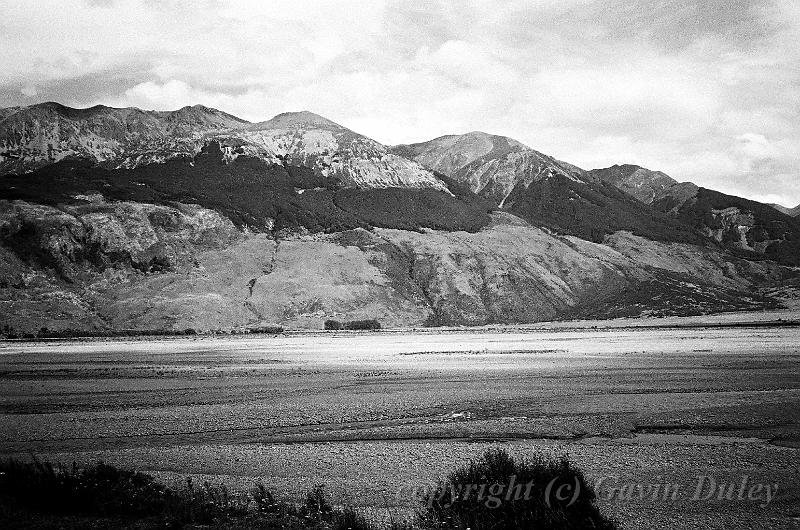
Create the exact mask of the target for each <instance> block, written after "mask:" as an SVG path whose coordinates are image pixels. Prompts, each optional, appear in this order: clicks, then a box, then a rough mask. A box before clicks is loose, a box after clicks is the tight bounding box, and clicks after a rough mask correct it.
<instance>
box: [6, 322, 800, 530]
mask: <svg viewBox="0 0 800 530" xmlns="http://www.w3.org/2000/svg"><path fill="white" fill-rule="evenodd" d="M496 446H501V447H504V448H506V449H507V450H508V451H509V452H510V453H512V454H514V455H518V456H525V455H531V454H534V453H536V452H543V453H546V454H548V455H555V456H558V455H568V456H569V458H570V459H572V460H573V461H574V462H576V463H577V464H578V465H579V466H581V467H582V468H583V469H584V470H585V471H586V474H587V477H588V479H589V482H590V483H593V484H595V485H596V486H597V490H598V495H599V501H598V502H599V504H600V506H601V508H602V509H603V510H604V511H605V512H606V513H608V514H609V515H611V516H612V517H614V518H616V519H617V520H618V521H620V522H621V523H622V526H623V527H624V528H665V529H667V528H668V529H673V528H726V529H728V528H798V527H800V328H798V327H771V326H764V325H762V326H758V327H723V328H715V327H667V328H643V329H626V328H603V327H602V326H600V327H599V328H598V329H593V328H591V327H586V328H584V329H571V328H569V327H566V326H565V327H561V328H555V329H546V328H542V329H535V330H524V331H521V330H514V329H506V330H497V331H487V330H472V331H443V332H430V331H425V332H379V333H339V334H327V333H318V334H314V333H307V334H297V335H285V336H279V337H267V336H264V337H261V336H258V337H256V336H249V337H248V336H243V337H225V338H218V337H217V338H206V337H198V338H188V337H187V338H178V339H155V340H150V339H142V340H126V341H122V340H120V341H106V340H97V341H80V342H79V341H61V342H39V343H14V342H5V343H0V456H3V457H5V456H15V457H18V458H22V459H29V458H31V457H32V456H34V455H35V457H37V458H39V459H41V460H49V461H58V462H65V463H71V462H73V461H75V462H78V463H92V462H96V461H98V460H102V461H105V462H107V463H110V464H114V465H119V466H123V467H127V468H133V469H137V470H140V471H144V472H147V473H150V474H153V475H154V476H156V477H157V478H159V479H160V480H162V481H165V482H167V483H170V484H180V483H182V482H184V481H185V478H186V477H187V476H192V477H193V478H194V480H195V481H198V480H199V481H203V480H207V481H209V482H211V483H224V484H226V485H228V486H229V487H230V488H232V489H234V490H247V489H249V488H251V487H252V486H253V484H254V483H255V482H263V483H264V484H265V485H267V486H268V487H269V488H271V489H274V490H275V491H276V492H278V494H279V496H283V497H286V498H297V499H298V500H299V498H300V496H301V495H302V494H303V492H305V491H306V490H308V489H309V488H310V487H312V486H313V485H315V484H325V485H326V487H327V489H328V492H329V495H330V497H331V498H332V500H334V501H335V502H337V503H341V504H351V505H355V506H359V507H361V508H362V509H364V510H365V511H367V512H368V513H370V514H371V515H372V516H374V517H375V518H377V519H388V518H389V517H390V516H391V517H392V518H394V519H402V518H404V517H407V516H409V515H410V514H411V513H412V511H413V508H414V506H415V503H416V500H415V499H414V493H413V491H414V489H415V488H422V487H424V486H426V485H428V484H430V483H431V482H432V481H434V480H436V479H437V478H438V477H440V476H441V475H442V474H444V473H446V472H447V471H449V470H450V469H452V468H453V467H455V466H456V465H458V464H462V463H465V462H468V461H469V460H470V459H474V458H477V457H479V456H480V455H481V454H482V453H483V451H484V450H485V449H486V448H487V447H496ZM660 484H661V485H677V486H678V487H679V490H678V495H677V496H673V497H674V498H673V497H670V496H664V495H661V494H660V493H659V492H660V491H661V490H659V489H657V488H658V485H660ZM637 485H639V486H641V488H640V489H637V488H636V486H637ZM622 486H627V489H624V488H621V487H622ZM648 487H649V488H650V489H647V488H648ZM767 488H769V491H770V492H771V495H772V498H771V499H769V502H767V498H766V496H767V495H766V492H767ZM665 497H666V498H665Z"/></svg>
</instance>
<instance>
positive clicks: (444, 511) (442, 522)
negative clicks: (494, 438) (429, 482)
mask: <svg viewBox="0 0 800 530" xmlns="http://www.w3.org/2000/svg"><path fill="white" fill-rule="evenodd" d="M559 488H561V489H559ZM556 492H559V494H556ZM565 492H569V493H568V494H567V493H565ZM594 500H595V493H594V490H593V489H592V487H591V486H590V485H589V484H588V483H587V482H586V479H585V478H584V476H583V473H582V472H581V471H580V470H579V469H578V468H576V467H575V466H574V465H573V464H572V463H570V462H569V461H568V460H566V459H560V460H548V459H545V458H542V457H538V456H537V457H535V458H533V459H531V460H521V461H515V460H514V459H513V458H511V457H510V456H509V455H508V453H506V452H505V451H503V450H489V451H487V452H486V453H485V454H484V455H483V457H482V458H481V459H480V460H478V461H477V462H471V463H470V464H469V465H467V466H465V467H462V468H460V469H457V470H455V471H453V472H452V473H450V474H449V475H448V476H447V478H446V479H445V480H443V481H441V482H440V483H439V485H438V487H437V489H436V490H433V491H432V492H430V493H429V494H428V495H427V497H426V498H424V499H423V509H422V513H421V514H420V518H421V521H422V523H423V525H425V526H427V527H433V528H458V529H465V528H470V529H472V530H480V529H486V528H492V529H498V530H500V529H509V530H511V529H517V528H537V529H538V528H541V529H578V528H597V529H609V530H610V529H614V528H616V526H615V524H614V523H613V522H611V521H610V520H608V519H607V518H606V517H604V516H603V515H602V514H601V513H600V511H599V510H598V509H597V507H596V506H595V504H594Z"/></svg>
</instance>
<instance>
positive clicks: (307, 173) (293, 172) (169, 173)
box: [0, 142, 492, 232]
mask: <svg viewBox="0 0 800 530" xmlns="http://www.w3.org/2000/svg"><path fill="white" fill-rule="evenodd" d="M446 184H447V186H448V187H450V188H451V190H450V191H451V193H450V194H448V193H445V192H444V191H440V190H433V189H409V188H386V189H355V188H342V187H341V183H340V182H339V180H338V179H336V178H335V177H331V178H326V177H323V176H321V175H319V174H317V173H315V172H314V171H313V170H312V169H310V168H307V167H303V166H295V165H291V163H290V162H289V161H286V162H284V164H268V163H266V162H264V161H262V160H260V159H256V158H250V157H247V156H240V157H238V158H236V159H235V160H233V161H232V162H226V161H225V159H224V156H223V153H222V151H221V149H220V146H219V144H218V143H216V142H211V143H209V145H207V146H206V147H205V148H204V150H203V151H202V152H201V153H199V154H198V155H197V156H195V157H194V158H193V159H191V158H189V157H183V158H176V159H172V160H168V161H167V162H165V163H163V164H150V165H146V166H140V167H137V168H135V169H116V170H109V169H105V168H103V167H100V166H97V165H95V164H94V163H92V162H90V161H87V160H64V161H61V162H58V163H55V164H51V165H49V166H46V167H44V168H42V169H39V170H38V171H34V172H32V173H28V174H25V175H19V176H15V175H8V176H5V177H3V179H0V198H4V199H9V200H13V199H20V200H25V201H28V202H34V203H40V204H47V205H54V206H55V205H58V204H63V203H74V202H75V200H76V199H75V198H74V197H75V196H76V195H90V194H96V193H99V194H102V195H103V196H104V197H105V198H107V199H109V200H118V201H136V202H144V203H154V204H166V205H169V204H171V203H173V202H183V203H191V204H199V205H201V206H203V207H205V208H209V209H212V210H217V211H218V212H220V213H222V214H223V215H225V216H227V217H228V218H229V219H231V221H233V223H234V224H236V225H237V226H239V227H242V226H248V227H250V228H255V229H259V230H282V229H296V228H299V227H302V228H305V229H307V230H310V231H312V232H339V231H342V230H351V229H354V228H359V227H360V228H369V227H372V226H378V227H384V228H398V229H404V230H420V229H422V228H431V229H437V230H466V231H470V232H475V231H477V230H479V229H481V228H482V227H484V226H486V225H487V224H488V223H489V220H490V217H489V213H488V212H489V210H491V209H492V205H491V204H490V203H488V202H487V201H484V200H483V199H481V198H479V197H477V196H476V195H475V194H473V193H472V192H470V191H469V190H467V189H465V188H463V187H459V186H457V185H456V184H455V183H452V182H449V181H448V182H446Z"/></svg>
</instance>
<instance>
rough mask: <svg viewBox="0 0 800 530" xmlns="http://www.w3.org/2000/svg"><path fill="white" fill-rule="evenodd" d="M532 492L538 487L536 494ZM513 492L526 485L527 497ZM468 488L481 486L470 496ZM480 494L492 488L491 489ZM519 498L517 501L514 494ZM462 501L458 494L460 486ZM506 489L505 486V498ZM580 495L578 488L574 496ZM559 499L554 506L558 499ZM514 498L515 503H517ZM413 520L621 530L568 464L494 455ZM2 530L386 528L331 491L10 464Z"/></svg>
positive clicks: (0, 514) (423, 503)
mask: <svg viewBox="0 0 800 530" xmlns="http://www.w3.org/2000/svg"><path fill="white" fill-rule="evenodd" d="M529 484H530V486H529ZM549 484H550V485H551V487H550V489H552V485H553V484H555V487H556V488H557V487H559V486H561V485H569V486H571V487H572V488H578V492H579V495H577V496H576V498H575V500H574V501H572V502H570V499H567V500H559V499H558V498H557V497H556V496H553V495H550V493H552V491H550V489H548V485H549ZM513 485H520V486H521V487H520V488H519V489H518V490H515V489H513ZM463 486H474V487H471V488H470V489H469V490H468V493H466V494H465V493H464V492H465V491H467V490H466V489H464V488H463ZM480 486H483V489H481V487H480ZM509 486H512V488H511V489H509V490H508V491H512V489H513V492H514V495H507V494H506V493H507V492H506V489H505V488H508V487H509ZM454 487H456V488H459V489H458V490H457V491H459V492H460V493H458V494H454V491H456V490H454V489H453V488H454ZM498 488H503V493H502V494H501V493H500V492H499V489H498ZM573 491H574V490H573ZM548 497H552V500H548ZM507 499H509V500H507ZM419 501H420V505H419V508H418V512H417V515H416V517H415V518H414V520H413V521H402V522H399V521H391V522H390V523H389V526H390V527H391V528H392V529H406V530H410V529H413V528H419V529H434V528H450V529H461V530H463V529H466V528H471V529H473V530H482V529H497V530H511V529H526V528H530V529H534V528H535V529H541V530H547V529H582V528H598V529H614V528H616V526H615V525H614V523H612V522H611V521H609V520H608V519H607V518H605V517H604V516H603V515H602V514H601V513H600V512H599V511H598V510H597V508H596V506H595V505H594V492H593V491H592V490H591V487H590V486H589V484H588V483H587V482H586V480H585V479H584V477H583V474H582V473H581V471H580V470H578V469H577V468H575V467H574V466H573V465H572V464H571V463H569V462H568V461H566V460H559V461H550V460H546V459H541V458H537V459H534V460H530V461H527V460H526V461H515V460H514V459H512V458H511V457H509V456H508V454H507V453H505V452H504V451H501V450H490V451H487V453H486V454H485V455H484V456H483V458H482V459H481V460H479V461H477V462H472V463H471V464H469V465H468V466H465V467H463V468H460V469H457V470H455V471H453V472H452V473H451V474H450V475H449V476H448V477H446V478H445V479H443V480H442V482H441V483H440V485H439V489H438V490H437V489H433V490H430V491H429V492H428V494H427V496H426V497H422V498H420V499H419ZM0 528H60V529H68V530H73V529H78V528H113V529H151V528H175V529H179V528H211V529H233V528H243V529H278V528H287V529H299V528H312V529H329V530H345V529H351V530H368V529H371V528H377V526H374V525H373V524H371V523H370V522H369V521H367V519H366V518H365V517H364V516H363V515H362V514H360V513H358V512H357V511H356V510H354V509H352V508H350V507H343V508H340V507H334V506H332V505H331V504H330V502H329V501H328V500H327V499H326V497H325V489H324V486H316V487H314V488H313V489H312V490H311V491H310V492H308V494H307V495H306V498H305V501H304V502H302V503H297V504H296V503H290V502H285V501H278V500H276V498H275V494H274V493H273V492H272V491H270V490H269V489H267V488H266V487H265V486H263V485H261V484H258V485H256V486H255V487H254V488H253V489H252V490H251V491H249V492H242V493H232V492H230V491H228V490H227V489H226V488H225V487H224V486H211V485H209V484H208V483H205V484H203V485H202V486H196V485H195V484H193V482H192V481H191V479H187V483H186V486H185V487H184V488H182V489H173V488H168V487H166V486H164V485H162V484H159V483H158V482H156V481H155V480H154V479H153V478H152V477H151V476H149V475H146V474H144V473H138V472H133V471H127V470H121V469H118V468H116V467H113V466H109V465H105V464H102V463H100V464H97V465H95V466H89V467H85V468H79V467H77V466H75V465H73V466H72V467H63V466H53V465H51V464H46V463H40V462H33V463H23V462H19V461H15V460H8V461H6V462H3V463H1V464H0Z"/></svg>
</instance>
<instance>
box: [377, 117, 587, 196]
mask: <svg viewBox="0 0 800 530" xmlns="http://www.w3.org/2000/svg"><path fill="white" fill-rule="evenodd" d="M393 150H394V152H395V153H398V154H400V155H402V156H405V157H407V158H410V159H412V160H415V161H417V162H419V163H420V164H422V165H423V166H425V167H427V168H428V169H431V170H433V171H437V172H439V173H442V174H444V175H447V176H448V177H450V178H452V179H454V180H456V181H457V182H460V183H462V184H464V185H465V186H468V187H469V188H470V189H471V190H472V191H473V192H475V193H477V194H478V195H480V196H482V197H486V198H489V199H491V200H493V201H494V202H495V204H497V205H498V206H501V207H502V206H503V205H504V204H505V202H506V199H507V198H508V196H509V195H510V194H511V192H512V191H513V190H514V189H516V188H517V187H518V186H525V187H527V186H529V185H530V184H531V183H532V182H536V181H539V180H542V179H546V178H549V177H553V176H556V175H559V176H563V177H565V178H568V179H576V178H577V177H578V176H584V175H585V172H584V171H583V170H582V169H580V168H578V167H576V166H572V165H570V164H567V163H565V162H561V161H559V160H556V159H555V158H553V157H550V156H547V155H544V154H542V153H540V152H538V151H535V150H533V149H531V148H530V147H528V146H526V145H524V144H522V143H521V142H518V141H516V140H514V139H511V138H507V137H505V136H497V135H492V134H486V133H483V132H478V131H475V132H471V133H467V134H461V135H452V136H442V137H439V138H435V139H433V140H430V141H428V142H421V143H417V144H409V145H398V146H395V147H394V148H393Z"/></svg>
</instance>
